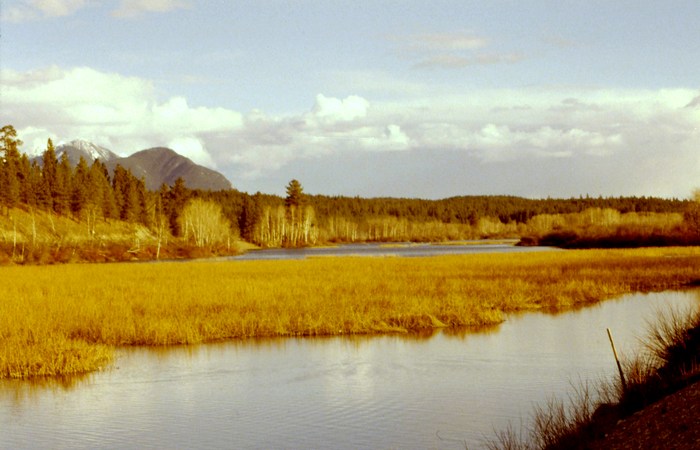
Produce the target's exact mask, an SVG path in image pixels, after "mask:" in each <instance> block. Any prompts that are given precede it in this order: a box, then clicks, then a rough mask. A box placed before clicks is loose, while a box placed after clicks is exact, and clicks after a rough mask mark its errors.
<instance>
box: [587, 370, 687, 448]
mask: <svg viewBox="0 0 700 450" xmlns="http://www.w3.org/2000/svg"><path fill="white" fill-rule="evenodd" d="M592 448H593V449H596V450H603V449H645V450H646V449H683V450H687V449H700V382H696V383H694V384H692V385H690V386H687V387H685V388H684V389H681V390H680V391H678V392H676V393H674V394H672V395H669V396H667V397H664V398H662V399H661V400H659V401H657V402H656V403H654V404H652V405H649V406H647V407H646V408H644V409H643V410H641V411H639V412H637V413H635V414H633V415H632V416H630V417H628V418H626V419H624V420H621V421H620V422H619V423H618V424H617V425H616V426H615V429H614V430H613V431H612V432H610V433H608V435H607V436H606V437H605V439H603V440H602V441H598V442H596V443H595V445H593V446H592Z"/></svg>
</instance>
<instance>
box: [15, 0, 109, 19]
mask: <svg viewBox="0 0 700 450" xmlns="http://www.w3.org/2000/svg"><path fill="white" fill-rule="evenodd" d="M94 3H95V1H94V0H93V1H91V0H23V1H21V2H19V4H18V5H14V6H10V7H7V8H3V11H2V20H3V21H7V22H13V23H20V22H27V21H30V20H37V19H43V18H50V17H64V16H68V15H71V14H73V13H75V12H76V11H78V10H80V9H82V8H85V7H87V6H90V5H92V4H94Z"/></svg>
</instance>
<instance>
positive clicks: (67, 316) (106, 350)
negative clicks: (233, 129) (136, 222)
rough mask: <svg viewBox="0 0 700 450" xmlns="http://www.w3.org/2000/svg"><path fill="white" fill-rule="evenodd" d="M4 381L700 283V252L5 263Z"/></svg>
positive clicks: (0, 325) (480, 321)
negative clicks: (153, 348) (264, 340)
mask: <svg viewBox="0 0 700 450" xmlns="http://www.w3.org/2000/svg"><path fill="white" fill-rule="evenodd" d="M0 277H2V279H3V281H2V284H1V285H0V299H1V300H0V378H28V377H32V376H40V375H61V374H67V373H80V372H87V371H92V370H98V369H100V368H102V367H105V366H106V365H108V364H109V362H110V360H111V358H112V357H113V349H114V348H115V347H117V346H126V345H174V344H194V343H201V342H210V341H217V340H224V339H236V338H247V337H263V336H312V335H339V334H359V333H387V332H407V331H413V330H419V329H424V328H435V327H452V326H455V327H456V326H477V325H486V324H495V323H499V322H501V321H503V320H504V314H506V313H510V312H515V311H526V310H548V311H550V310H561V309H566V308H571V307H576V306H577V305H581V304H586V303H591V302H596V301H600V300H602V299H605V298H610V297H614V296H618V295H621V294H624V293H628V292H634V291H651V290H661V289H669V288H677V287H681V286H683V285H686V284H688V283H692V282H695V281H697V280H700V248H690V247H688V248H663V249H637V250H580V251H552V252H537V253H514V254H486V255H461V256H441V257H430V258H358V257H348V258H318V259H308V260H302V261H247V262H244V261H239V262H215V261H198V262H187V263H182V262H172V263H151V264H121V263H120V264H98V265H90V264H84V265H78V264H74V265H70V264H69V265H60V266H25V267H18V266H10V267H2V268H0Z"/></svg>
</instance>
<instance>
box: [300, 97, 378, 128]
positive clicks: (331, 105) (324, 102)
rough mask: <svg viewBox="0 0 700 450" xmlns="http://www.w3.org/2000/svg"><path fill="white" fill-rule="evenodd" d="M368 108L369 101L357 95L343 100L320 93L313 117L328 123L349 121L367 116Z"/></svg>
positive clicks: (313, 110)
mask: <svg viewBox="0 0 700 450" xmlns="http://www.w3.org/2000/svg"><path fill="white" fill-rule="evenodd" d="M368 109H369V102H368V101H367V100H365V99H364V98H362V97H358V96H356V95H351V96H350V97H347V98H345V99H343V100H341V99H337V98H332V97H326V96H324V95H323V94H318V95H317V96H316V103H315V104H314V107H313V109H312V111H311V113H312V114H311V117H312V119H316V120H318V121H320V122H322V123H326V124H332V123H337V122H349V121H353V120H356V119H361V118H363V117H365V116H366V115H367V110H368Z"/></svg>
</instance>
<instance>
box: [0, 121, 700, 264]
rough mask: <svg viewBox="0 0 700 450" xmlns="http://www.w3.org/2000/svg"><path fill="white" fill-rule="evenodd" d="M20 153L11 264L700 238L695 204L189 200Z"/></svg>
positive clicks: (12, 201) (3, 237)
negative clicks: (276, 250) (388, 245)
mask: <svg viewBox="0 0 700 450" xmlns="http://www.w3.org/2000/svg"><path fill="white" fill-rule="evenodd" d="M21 145H22V142H21V140H19V139H18V138H17V133H16V131H15V129H14V127H13V126H12V125H7V126H4V127H3V128H2V130H0V156H1V157H2V164H0V208H1V209H0V212H1V214H0V218H1V220H0V248H1V249H2V251H4V252H5V253H7V254H11V258H10V259H11V260H18V259H19V260H20V261H29V262H31V261H32V260H41V259H42V257H40V256H37V255H36V253H37V251H38V253H39V254H40V255H41V254H44V255H45V254H46V253H47V252H48V253H49V254H50V256H48V257H46V258H48V259H49V260H52V259H58V260H62V259H65V257H63V258H62V257H58V258H57V257H56V255H55V253H56V251H58V252H59V253H60V252H61V251H63V252H64V253H65V252H68V253H71V252H70V250H69V249H70V248H71V247H72V249H73V251H72V255H73V257H75V255H76V254H78V255H79V256H77V258H78V259H86V256H85V255H84V254H85V252H86V250H85V249H86V248H89V249H91V251H92V252H93V253H95V252H96V253H98V254H99V253H100V252H102V253H105V252H107V250H106V248H108V247H110V246H112V247H114V246H115V245H116V244H115V242H116V241H121V244H120V245H116V248H114V249H112V250H111V251H109V252H108V253H120V252H121V253H124V256H123V257H122V259H123V258H127V257H128V258H148V257H156V258H160V257H161V256H175V257H177V256H198V255H200V254H210V253H214V254H230V253H235V252H237V251H240V246H237V245H232V243H233V242H237V241H240V240H243V241H246V242H248V243H250V244H253V245H256V246H260V247H298V246H310V245H319V244H327V243H343V242H399V241H411V242H436V241H451V240H468V239H482V238H517V239H521V242H522V243H524V244H533V245H537V244H543V243H544V244H546V245H560V246H567V245H568V246H639V245H640V244H641V245H645V244H648V245H669V244H692V243H697V241H698V235H699V234H700V233H698V230H700V219H699V218H698V217H700V213H699V212H698V209H699V208H698V205H699V204H700V202H698V201H692V200H680V199H663V198H653V197H610V198H603V197H597V198H594V197H589V196H585V197H584V196H581V197H578V198H569V199H553V198H547V199H527V198H522V197H516V196H459V197H452V198H446V199H441V200H426V199H412V198H360V197H343V196H326V195H309V194H306V193H305V192H304V190H303V186H302V184H301V183H300V182H299V181H298V180H291V181H290V182H289V184H288V185H287V187H286V194H287V195H286V197H280V196H276V195H269V194H263V193H260V192H257V193H255V194H249V193H245V192H240V191H238V190H236V189H231V190H226V191H202V190H192V189H189V188H188V187H187V186H186V184H185V182H184V180H182V179H178V180H177V181H176V182H175V183H174V184H173V185H172V186H168V185H162V186H161V187H160V189H158V190H157V191H149V190H147V189H146V187H145V186H146V183H145V180H144V179H143V178H141V179H139V178H136V177H135V176H134V175H133V174H132V173H131V172H130V171H129V170H126V169H124V168H123V167H121V166H117V167H116V168H115V169H114V171H113V173H110V172H109V171H108V170H107V168H106V166H105V165H104V164H103V163H102V162H100V161H99V160H95V161H90V162H88V161H85V160H84V159H81V160H80V161H79V163H78V164H77V165H76V166H72V165H71V163H70V162H69V161H68V158H67V155H65V154H63V155H61V156H60V157H59V156H57V155H56V150H55V147H54V145H53V143H52V141H51V140H50V139H49V140H48V142H47V145H46V149H45V150H44V151H43V153H42V155H41V156H40V157H39V158H35V159H33V160H32V159H30V158H29V157H28V156H27V154H26V153H22V152H21V151H20V147H21ZM696 200H700V198H697V199H696ZM3 224H4V225H3ZM41 224H45V225H43V226H42V225H41ZM57 224H63V225H57ZM61 226H63V230H64V231H63V232H62V231H61V230H60V228H61ZM42 230H43V231H42ZM77 230H79V231H77ZM116 230H118V231H119V232H116ZM116 235H119V236H120V238H119V239H115V238H114V236H116ZM611 236H612V240H611ZM602 237H605V238H607V239H608V241H601V238H602ZM586 239H588V241H586ZM591 239H594V240H595V242H593V243H591V242H590V240H591ZM601 242H603V244H604V245H596V243H597V244H601ZM76 249H79V250H80V251H77V250H76ZM187 249H189V250H187ZM193 249H199V251H194V250H193ZM202 249H204V251H203V250H202ZM76 252H77V253H76ZM81 252H82V253H81ZM183 252H184V253H183ZM88 253H89V252H88ZM18 254H19V255H20V257H19V258H18V256H17V255H18ZM32 255H33V256H32ZM81 255H82V256H81ZM93 257H94V258H96V259H97V260H101V259H104V258H102V257H98V256H93ZM87 259H90V258H87ZM107 259H109V258H107ZM118 259H119V258H118Z"/></svg>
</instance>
